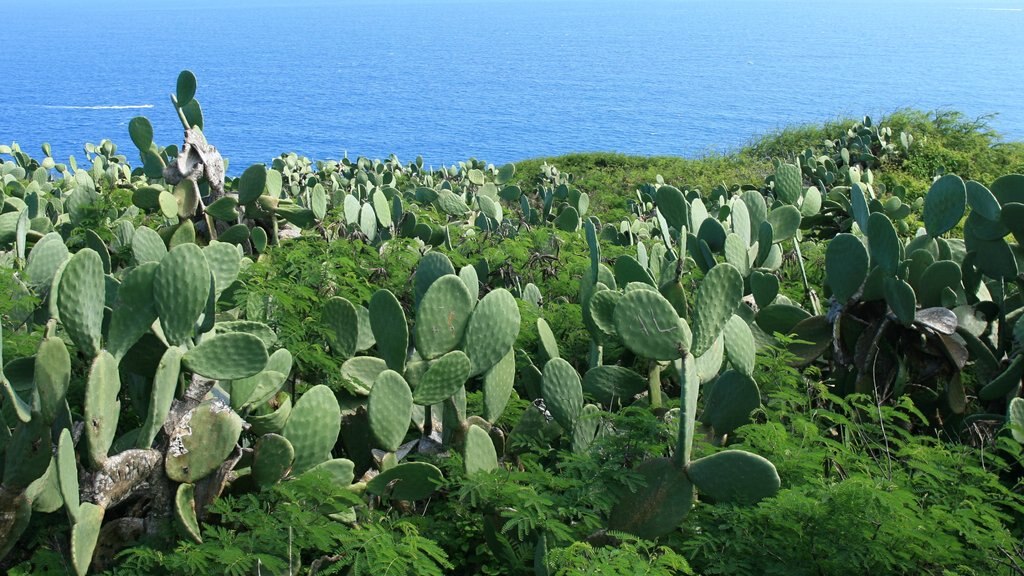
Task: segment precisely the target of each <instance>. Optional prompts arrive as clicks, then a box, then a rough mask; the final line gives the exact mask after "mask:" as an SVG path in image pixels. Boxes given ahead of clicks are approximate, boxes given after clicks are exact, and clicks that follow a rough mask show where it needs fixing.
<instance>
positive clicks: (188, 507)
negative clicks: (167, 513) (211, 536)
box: [174, 484, 203, 544]
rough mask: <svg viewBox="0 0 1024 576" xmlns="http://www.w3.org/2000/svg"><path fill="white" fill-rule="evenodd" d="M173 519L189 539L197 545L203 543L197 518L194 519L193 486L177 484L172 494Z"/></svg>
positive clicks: (194, 498) (194, 490)
mask: <svg viewBox="0 0 1024 576" xmlns="http://www.w3.org/2000/svg"><path fill="white" fill-rule="evenodd" d="M174 519H175V520H177V522H178V526H179V527H181V529H182V530H183V531H184V532H185V533H186V534H188V536H189V538H191V539H192V540H193V541H195V542H198V543H199V544H202V543H203V537H202V535H201V534H200V532H199V518H197V517H196V487H195V484H178V490H177V492H175V494H174Z"/></svg>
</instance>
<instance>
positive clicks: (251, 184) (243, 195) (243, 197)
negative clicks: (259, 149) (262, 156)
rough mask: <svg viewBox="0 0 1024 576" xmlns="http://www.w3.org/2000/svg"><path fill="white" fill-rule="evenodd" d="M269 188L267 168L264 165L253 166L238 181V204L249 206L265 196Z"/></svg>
mask: <svg viewBox="0 0 1024 576" xmlns="http://www.w3.org/2000/svg"><path fill="white" fill-rule="evenodd" d="M266 186H267V167H266V166H264V165H263V164H253V165H252V166H249V167H248V168H246V169H245V172H242V177H241V178H240V179H239V180H238V203H239V204H249V203H250V202H254V201H255V200H256V199H257V198H259V197H260V196H262V195H263V190H264V189H265V188H266Z"/></svg>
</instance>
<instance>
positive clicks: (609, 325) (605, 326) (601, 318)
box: [588, 284, 622, 336]
mask: <svg viewBox="0 0 1024 576" xmlns="http://www.w3.org/2000/svg"><path fill="white" fill-rule="evenodd" d="M621 298H622V293H621V292H618V291H616V290H608V289H607V288H606V287H605V286H604V284H599V285H598V287H597V288H596V290H595V292H594V293H593V295H591V297H590V299H589V302H588V303H589V307H588V309H589V312H590V317H591V320H592V321H593V323H594V326H595V327H596V328H597V329H598V330H600V331H601V333H602V334H604V335H605V336H615V335H616V330H615V307H616V306H617V305H618V303H619V300H620V299H621Z"/></svg>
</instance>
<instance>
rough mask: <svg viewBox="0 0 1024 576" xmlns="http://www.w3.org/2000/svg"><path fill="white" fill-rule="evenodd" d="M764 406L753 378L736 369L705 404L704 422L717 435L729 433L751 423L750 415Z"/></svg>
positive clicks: (716, 386) (718, 382) (714, 388)
mask: <svg viewBox="0 0 1024 576" xmlns="http://www.w3.org/2000/svg"><path fill="white" fill-rule="evenodd" d="M760 405H761V392H760V391H759V390H758V388H757V383H756V382H754V379H753V378H751V377H750V376H749V375H746V374H742V373H740V372H735V371H732V370H729V371H726V372H723V373H722V375H721V376H719V377H718V380H715V383H714V386H711V387H710V392H709V394H708V397H707V399H706V400H705V402H704V414H703V416H701V422H702V423H703V424H705V425H707V426H711V428H712V429H713V430H714V432H715V434H716V435H718V436H722V435H724V434H729V433H731V432H732V431H733V430H735V429H736V428H739V427H740V426H743V425H744V424H747V423H749V422H750V413H751V412H753V411H754V410H757V408H758V407H759V406H760Z"/></svg>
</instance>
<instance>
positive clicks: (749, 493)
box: [686, 450, 781, 504]
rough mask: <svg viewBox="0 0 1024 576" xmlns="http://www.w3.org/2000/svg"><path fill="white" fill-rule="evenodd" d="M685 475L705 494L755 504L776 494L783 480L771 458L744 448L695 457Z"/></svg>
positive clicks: (724, 499) (715, 497)
mask: <svg viewBox="0 0 1024 576" xmlns="http://www.w3.org/2000/svg"><path fill="white" fill-rule="evenodd" d="M686 475H687V476H688V477H689V478H690V480H691V481H692V482H693V484H694V485H695V486H697V489H698V490H700V492H701V493H702V494H705V495H707V496H710V497H711V498H713V499H714V500H715V501H716V502H720V503H723V504H756V503H757V502H759V501H760V500H762V499H764V498H770V497H771V496H774V495H775V493H776V492H778V491H779V486H780V484H781V482H780V480H779V473H778V472H777V471H776V470H775V466H774V465H773V464H772V463H771V462H769V461H768V460H766V459H764V458H763V457H761V456H758V455H757V454H751V453H750V452H743V451H741V450H726V451H724V452H718V453H716V454H712V455H710V456H705V457H704V458H700V459H698V460H694V461H693V462H691V463H690V465H689V466H688V467H687V468H686Z"/></svg>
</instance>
